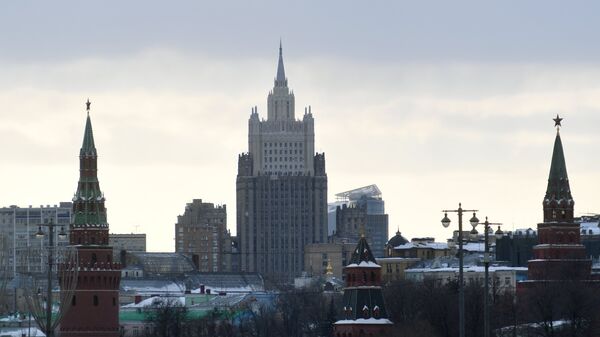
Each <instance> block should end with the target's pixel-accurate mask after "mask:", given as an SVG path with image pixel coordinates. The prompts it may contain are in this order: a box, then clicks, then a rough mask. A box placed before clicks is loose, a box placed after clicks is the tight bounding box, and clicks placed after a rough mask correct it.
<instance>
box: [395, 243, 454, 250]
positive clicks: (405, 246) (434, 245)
mask: <svg viewBox="0 0 600 337" xmlns="http://www.w3.org/2000/svg"><path fill="white" fill-rule="evenodd" d="M413 248H424V249H428V248H429V249H433V250H444V249H448V243H446V242H409V243H405V244H403V245H400V246H396V247H394V249H395V250H406V249H413Z"/></svg>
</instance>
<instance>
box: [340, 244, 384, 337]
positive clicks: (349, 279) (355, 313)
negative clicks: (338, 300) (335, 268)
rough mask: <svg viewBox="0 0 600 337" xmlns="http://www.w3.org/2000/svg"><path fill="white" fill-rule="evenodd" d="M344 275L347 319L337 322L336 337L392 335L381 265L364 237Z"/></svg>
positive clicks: (344, 310)
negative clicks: (384, 297) (383, 288)
mask: <svg viewBox="0 0 600 337" xmlns="http://www.w3.org/2000/svg"><path fill="white" fill-rule="evenodd" d="M344 276H345V279H346V287H345V288H344V298H343V305H344V307H343V316H344V318H343V319H341V320H339V321H337V322H335V323H334V327H333V334H334V336H335V337H343V336H372V337H386V336H389V335H390V328H391V327H392V325H393V323H392V322H391V321H390V320H389V319H388V317H389V315H388V312H387V310H386V307H385V301H384V299H383V292H382V290H381V266H380V265H378V264H377V261H375V258H374V257H373V253H372V252H371V248H369V244H368V243H367V240H366V239H365V236H364V235H361V238H360V240H359V241H358V244H357V245H356V248H355V249H354V252H353V253H352V258H351V259H350V263H349V264H348V265H347V266H346V267H345V268H344Z"/></svg>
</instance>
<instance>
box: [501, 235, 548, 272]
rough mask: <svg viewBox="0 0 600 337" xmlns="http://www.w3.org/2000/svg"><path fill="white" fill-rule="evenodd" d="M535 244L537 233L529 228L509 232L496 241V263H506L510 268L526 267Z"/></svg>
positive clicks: (536, 242)
mask: <svg viewBox="0 0 600 337" xmlns="http://www.w3.org/2000/svg"><path fill="white" fill-rule="evenodd" d="M537 244H538V238H537V232H536V231H535V230H533V229H531V228H529V229H526V230H516V231H514V232H509V233H507V235H505V236H503V237H502V238H500V239H496V261H501V262H506V263H507V264H508V265H509V266H512V267H526V266H527V261H529V260H531V259H532V257H533V247H534V246H535V245H537Z"/></svg>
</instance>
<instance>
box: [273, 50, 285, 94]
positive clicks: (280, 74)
mask: <svg viewBox="0 0 600 337" xmlns="http://www.w3.org/2000/svg"><path fill="white" fill-rule="evenodd" d="M275 86H276V87H287V80H286V79H285V69H284V67H283V47H282V44H281V39H279V61H278V62H277V75H276V76H275Z"/></svg>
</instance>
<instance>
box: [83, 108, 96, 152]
mask: <svg viewBox="0 0 600 337" xmlns="http://www.w3.org/2000/svg"><path fill="white" fill-rule="evenodd" d="M85 105H86V110H87V119H86V121H85V132H84V134H83V144H82V145H81V150H80V151H79V155H80V156H84V155H87V156H96V155H97V154H96V146H95V144H94V132H93V131H92V120H91V119H90V105H92V103H91V102H90V99H89V98H88V100H87V102H86V103H85Z"/></svg>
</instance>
